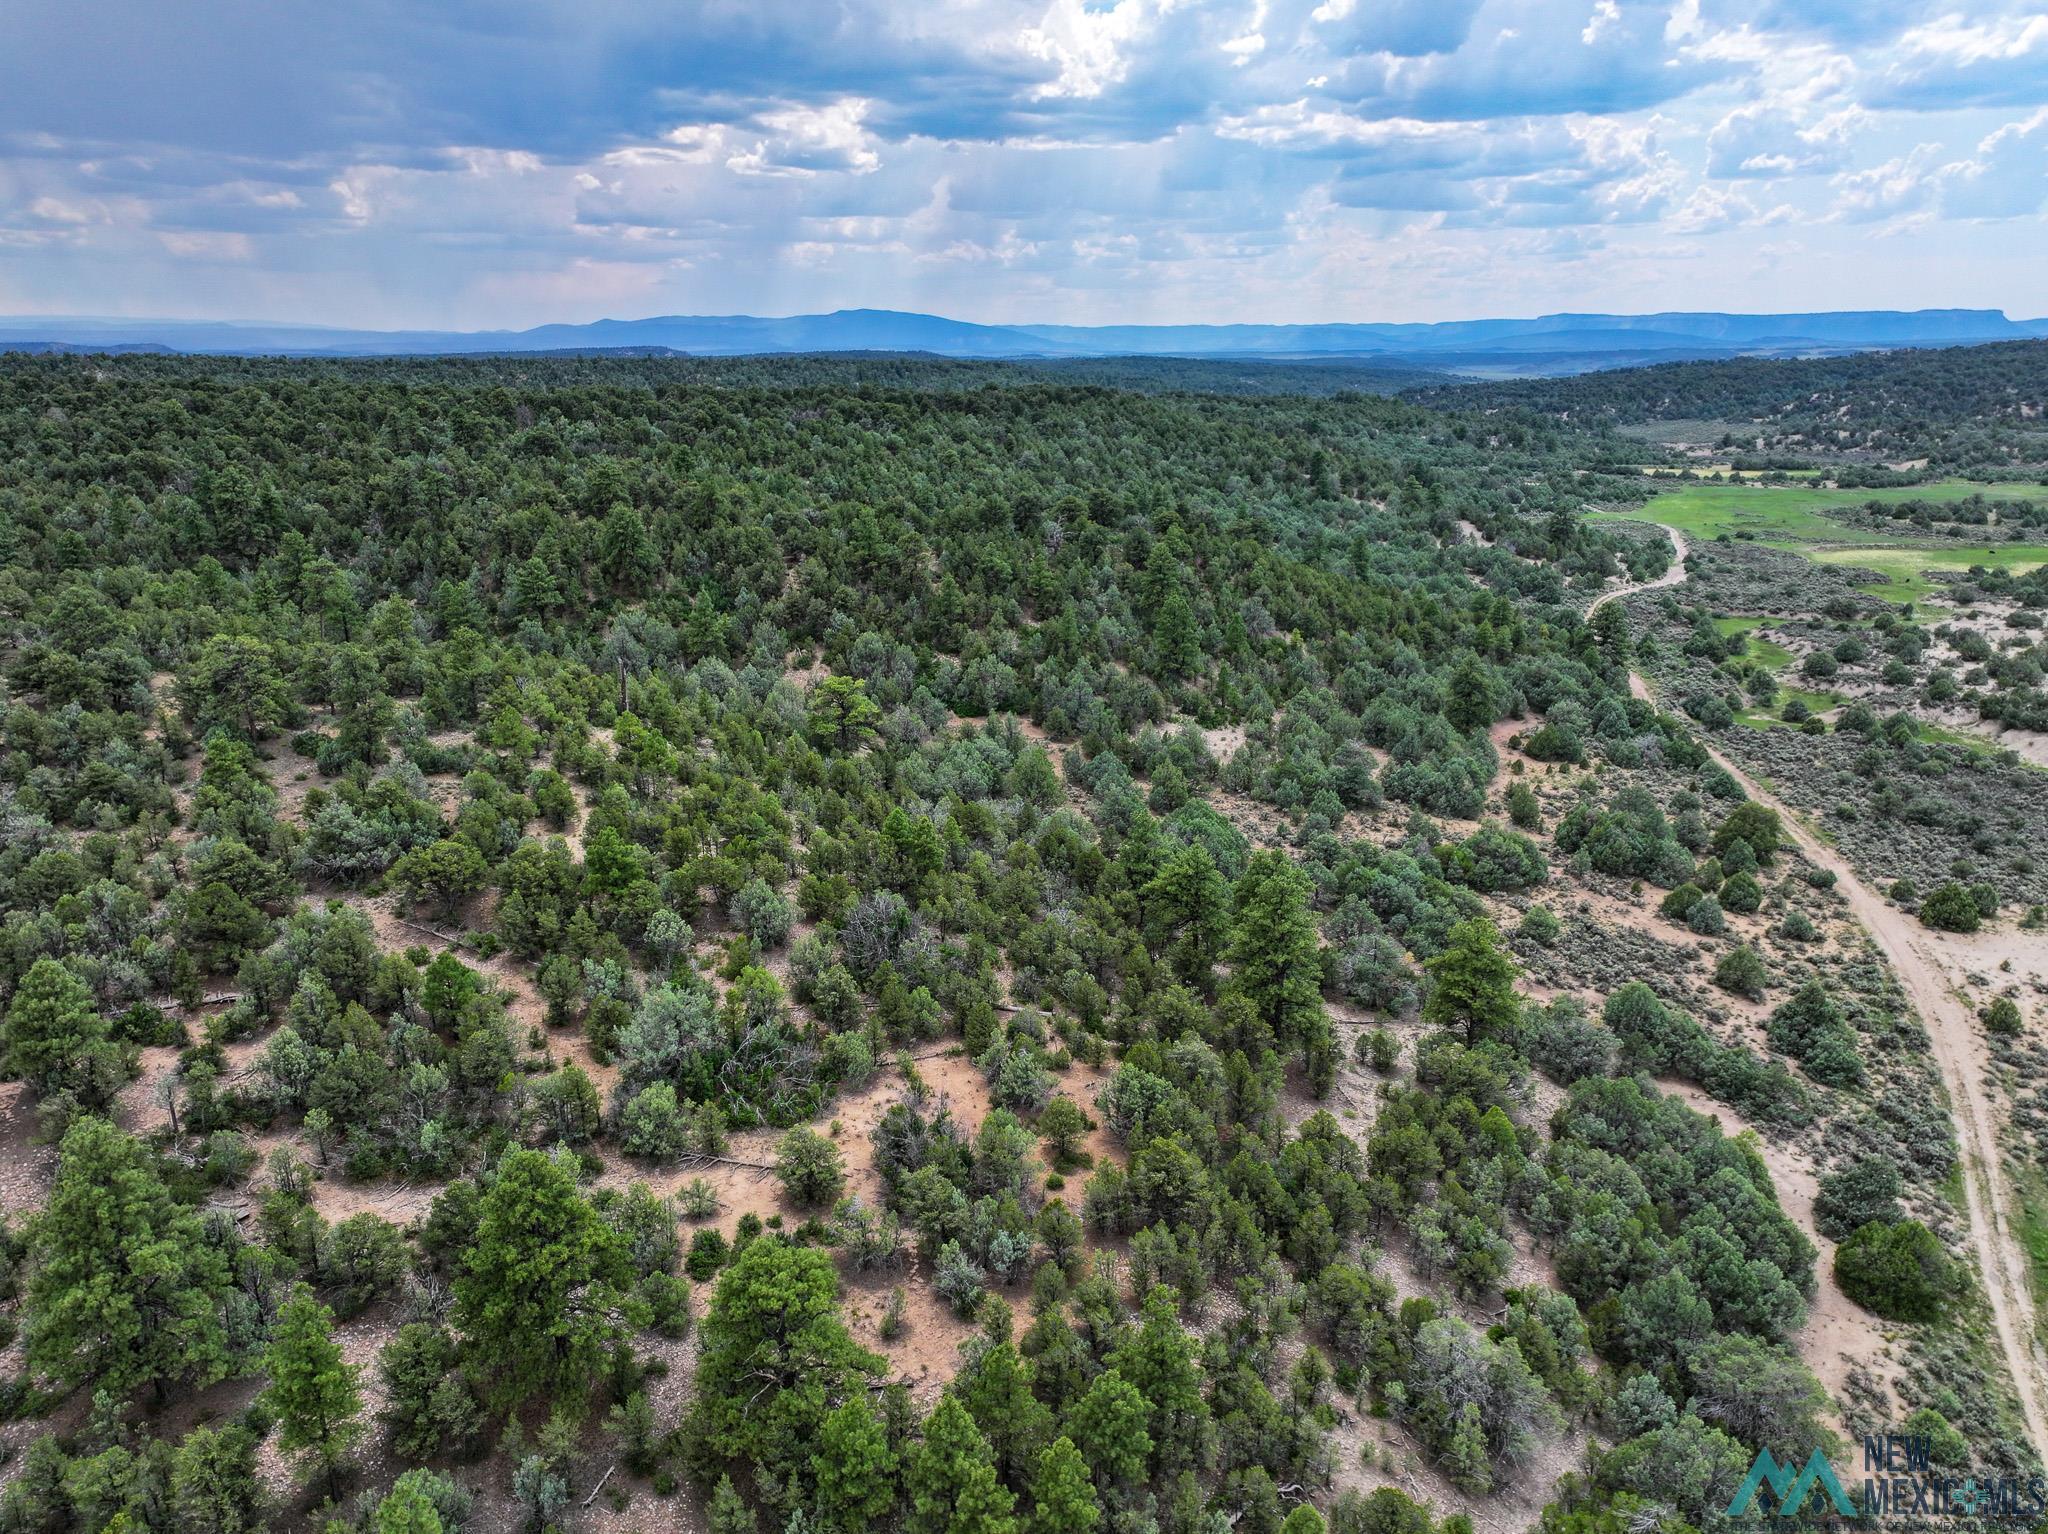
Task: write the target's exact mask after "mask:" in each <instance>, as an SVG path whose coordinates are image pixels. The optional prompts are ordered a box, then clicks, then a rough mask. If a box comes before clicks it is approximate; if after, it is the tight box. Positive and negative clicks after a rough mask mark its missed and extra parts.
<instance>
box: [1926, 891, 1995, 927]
mask: <svg viewBox="0 0 2048 1534" xmlns="http://www.w3.org/2000/svg"><path fill="white" fill-rule="evenodd" d="M1920 920H1921V921H1922V922H1923V923H1924V924H1925V925H1927V926H1930V927H1932V928H1934V929H1935V930H1936V931H1937V932H1975V931H1976V930H1977V928H1978V927H1979V926H1981V925H1982V924H1983V921H1984V913H1983V911H1982V910H1981V909H1980V908H1979V907H1978V905H1977V899H1976V897H1975V896H1974V895H1972V894H1971V893H1970V892H1969V890H1967V889H1965V888H1964V887H1963V886H1962V885H1960V884H1957V883H1956V882H1955V881H1953V880H1951V881H1950V882H1948V883H1947V884H1944V885H1942V886H1941V887H1940V888H1939V889H1937V890H1935V891H1934V892H1933V893H1931V894H1930V895H1928V897H1927V898H1926V900H1924V901H1922V902H1921V904H1920Z"/></svg>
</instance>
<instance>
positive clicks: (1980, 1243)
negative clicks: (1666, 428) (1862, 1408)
mask: <svg viewBox="0 0 2048 1534" xmlns="http://www.w3.org/2000/svg"><path fill="white" fill-rule="evenodd" d="M1665 532H1667V533H1668V534H1670V536H1671V543H1672V547H1673V548H1674V549H1675V550H1676V551H1677V558H1676V559H1675V560H1674V561H1673V563H1672V566H1671V568H1670V569H1669V570H1666V571H1665V572H1664V574H1662V575H1661V576H1659V577H1658V578H1657V579H1656V580H1654V581H1644V582H1641V583H1638V584H1636V585H1629V586H1619V587H1616V588H1615V589H1614V590H1612V591H1609V592H1606V593H1603V594H1602V595H1601V596H1599V597H1597V598H1596V599H1595V600H1594V601H1593V603H1592V605H1591V606H1589V607H1588V608H1587V609H1586V611H1587V613H1588V614H1589V615H1590V614H1591V613H1592V612H1594V611H1595V610H1597V609H1598V608H1600V607H1602V606H1604V605H1606V604H1607V603H1609V602H1612V601H1615V600H1617V599H1619V598H1621V597H1625V596H1628V595H1630V594H1631V593H1633V592H1637V591H1647V590H1650V589H1653V588H1655V587H1660V586H1675V585H1677V584H1678V583H1679V582H1680V581H1682V580H1684V579H1685V557H1686V552H1687V549H1686V542H1685V539H1684V537H1683V536H1681V535H1680V534H1679V532H1678V531H1677V530H1676V529H1675V528H1668V527H1667V528H1666V529H1665ZM1628 682H1629V690H1630V691H1631V692H1633V693H1634V694H1635V695H1636V696H1637V697H1639V698H1650V697H1651V696H1652V694H1651V691H1650V685H1649V683H1648V682H1647V681H1646V680H1645V679H1644V678H1643V677H1642V676H1641V675H1639V674H1638V673H1636V672H1633V671H1632V672H1630V673H1629V679H1628ZM1702 744H1704V745H1706V748H1707V751H1708V753H1709V754H1710V755H1711V756H1712V757H1713V758H1714V760H1715V761H1716V762H1718V763H1720V764H1721V766H1722V767H1723V768H1725V769H1726V770H1727V771H1728V773H1729V774H1730V776H1732V777H1733V778H1734V779H1735V781H1736V782H1738V783H1740V784H1741V785H1742V787H1743V791H1744V792H1746V793H1747V794H1748V795H1749V796H1750V798H1752V799H1754V800H1756V801H1757V803H1759V804H1764V805H1768V806H1770V807H1771V808H1772V809H1774V810H1776V811H1777V812H1778V817H1779V819H1780V820H1781V821H1782V822H1783V823H1784V826H1785V830H1786V832H1787V834H1788V835H1789V836H1790V837H1791V838H1792V840H1793V841H1794V842H1795V843H1797V844H1798V847H1799V850H1800V851H1801V852H1802V853H1804V854H1805V855H1806V857H1807V858H1808V859H1809V860H1810V861H1811V862H1813V863H1814V864H1815V865H1817V866H1818V867H1821V868H1825V869H1827V870H1828V871H1829V872H1831V873H1832V874H1834V876H1835V881H1836V888H1837V889H1839V890H1840V891H1841V892H1842V894H1843V896H1844V897H1845V898H1846V899H1847V900H1848V903H1849V909H1850V911H1851V912H1852V913H1853V914H1854V915H1855V917H1856V919H1857V920H1858V921H1859V922H1861V923H1862V924H1863V927H1864V930H1865V931H1867V932H1868V933H1869V934H1870V936H1871V939H1872V940H1873V941H1874V942H1875V943H1876V944H1877V945H1878V947H1880V948H1881V949H1883V950H1884V952H1885V956H1886V957H1887V958H1888V959H1890V960H1891V965H1892V969H1893V970H1894V972H1896V973H1897V975H1898V977H1899V984H1900V985H1901V986H1902V987H1903V988H1904V989H1905V992H1906V996H1907V999H1908V1000H1910V1001H1911V1002H1912V1004H1913V1010H1914V1011H1916V1012H1918V1013H1919V1014H1920V1020H1921V1022H1922V1023H1923V1024H1924V1025H1925V1026H1926V1029H1927V1035H1928V1038H1929V1039H1930V1040H1931V1041H1932V1046H1933V1052H1934V1060H1935V1064H1936V1066H1937V1067H1938V1068H1939V1070H1940V1072H1941V1079H1942V1084H1943V1086H1945V1087H1946V1088H1947V1090H1948V1097H1949V1104H1950V1111H1951V1113H1952V1115H1953V1117H1954V1121H1955V1129H1956V1142H1957V1145H1958V1147H1959V1148H1960V1151H1961V1162H1962V1171H1963V1193H1964V1199H1965V1202H1966V1204H1967V1205H1968V1208H1969V1216H1970V1244H1971V1246H1972V1248H1973V1249H1974V1250H1975V1252H1976V1257H1977V1267H1978V1270H1979V1272H1980V1273H1981V1274H1982V1277H1983V1281H1984V1291H1985V1296H1986V1298H1987V1299H1988V1300H1989V1302H1990V1305H1991V1316H1992V1321H1993V1323H1994V1325H1995V1327H1996V1329H1997V1332H1998V1345H1999V1347H2000V1349H2001V1350H2002V1351H2003V1352H2004V1354H2005V1362H2006V1368H2007V1371H2008V1372H2009V1373H2010V1374H2011V1375H2012V1383H2013V1391H2014V1393H2015V1394H2016V1395H2017V1396H2018V1397H2019V1402H2020V1409H2021V1411H2022V1413H2023V1414H2024V1415H2025V1417H2026V1424H2027V1437H2028V1440H2029V1441H2030V1442H2031V1443H2032V1444H2033V1446H2034V1452H2035V1453H2036V1454H2037V1455H2040V1456H2042V1457H2043V1458H2044V1459H2048V1408H2044V1406H2043V1400H2042V1379H2043V1376H2044V1373H2048V1367H2044V1359H2043V1354H2042V1349H2041V1347H2040V1345H2039V1342H2038V1340H2037V1334H2036V1331H2035V1322H2034V1295H2033V1289H2032V1287H2031V1284H2030V1282H2029V1278H2028V1268H2029V1263H2028V1260H2027V1254H2026V1250H2025V1248H2024V1247H2022V1245H2021V1244H2020V1241H2019V1237H2018V1235H2017V1233H2016V1231H2015V1230H2014V1223H2013V1218H2012V1199H2011V1190H2010V1188H2009V1186H2008V1185H2007V1182H2006V1177H2005V1163H2004V1159H2003V1157H2002V1155H2001V1152H2000V1147H1999V1143H1998V1110H1997V1107H1996V1106H1995V1104H1994V1103H1993V1102H1992V1099H1991V1093H1990V1090H1989V1088H1988V1087H1987V1085H1986V1083H1987V1081H1988V1080H1989V1078H1990V1073H1991V1067H1990V1059H1989V1056H1988V1053H1987V1052H1986V1050H1985V1047H1984V1039H1983V1035H1982V1033H1981V1032H1980V1030H1979V1028H1978V1024H1977V1019H1976V1017H1975V1016H1974V1015H1973V1013H1972V1011H1971V1008H1970V1005H1969V1002H1968V1001H1967V999H1966V998H1965V997H1964V995H1963V993H1962V990H1961V987H1960V986H1959V985H1958V983H1957V980H1956V978H1955V977H1956V975H1957V974H1958V973H1961V972H1963V971H1964V970H1965V969H1966V968H1967V966H1968V957H1967V955H1966V953H1965V952H1964V950H1963V949H1962V948H1961V946H1960V945H1959V944H1957V943H1956V942H1955V941H1954V940H1952V939H1949V938H1948V937H1946V936H1945V935H1944V934H1942V933H1938V932H1934V931H1932V930H1931V929H1929V928H1927V927H1923V926H1922V925H1921V924H1920V923H1919V921H1918V920H1916V919H1915V918H1913V917H1910V916H1908V915H1906V913H1905V912H1903V911H1901V910H1899V909H1898V908H1897V907H1896V906H1894V905H1892V904H1891V903H1890V902H1889V901H1887V900H1886V899H1884V897H1883V896H1881V895H1879V894H1878V893H1877V892H1876V891H1875V890H1873V889H1872V888H1871V887H1870V886H1869V885H1867V884H1865V883H1864V882H1863V880H1862V879H1861V878H1859V877H1858V876H1857V873H1856V870H1855V869H1853V868H1851V867H1850V866H1849V863H1848V860H1847V859H1846V858H1844V857H1843V856H1842V855H1841V854H1840V853H1838V852H1836V851H1835V850H1834V848H1832V847H1830V846H1829V845H1827V843H1826V842H1824V841H1823V840H1822V839H1821V838H1820V837H1819V836H1818V835H1816V834H1815V833H1814V832H1813V830H1812V829H1811V828H1810V827H1808V826H1807V825H1806V823H1805V822H1804V821H1802V820H1801V819H1800V818H1799V817H1798V815H1797V814H1795V813H1794V812H1793V810H1792V809H1791V807H1790V806H1789V805H1786V804H1782V803H1780V802H1779V800H1778V798H1777V796H1776V795H1774V794H1772V793H1771V792H1770V791H1769V790H1767V789H1766V788H1764V787H1763V786H1762V785H1761V784H1759V783H1758V782H1756V781H1755V780H1754V779H1753V778H1751V777H1750V776H1749V775H1748V774H1747V773H1745V772H1744V771H1743V770H1742V769H1741V768H1740V767H1738V766H1737V765H1736V764H1735V763H1734V762H1732V761H1730V760H1729V759H1728V758H1727V757H1726V756H1725V755H1723V754H1722V753H1721V752H1720V751H1717V750H1715V748H1714V747H1713V745H1712V744H1711V743H1709V742H1704V741H1703V742H1702Z"/></svg>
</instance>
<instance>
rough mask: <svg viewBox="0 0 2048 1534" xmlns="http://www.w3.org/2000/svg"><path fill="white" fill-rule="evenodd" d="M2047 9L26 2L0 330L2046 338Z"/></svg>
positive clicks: (1153, 1)
mask: <svg viewBox="0 0 2048 1534" xmlns="http://www.w3.org/2000/svg"><path fill="white" fill-rule="evenodd" d="M2044 206H2048V13H2044V11H2043V10H2042V9H2041V7H2040V6H2039V4H2038V0H2036V4H2035V5H2034V7H2033V8H2032V9H2027V8H2024V7H2019V6H2014V7H2002V6H1997V5H1975V4H1968V3H1957V0H1930V3H1925V4H1922V3H1915V0H1658V3H1654V4H1639V3H1635V0H1218V3H1213V4H1208V3H1198V0H1114V3H1101V0H1095V3H1087V0H1015V3H1012V0H962V3H945V0H922V3H916V4H907V3H894V4H890V3H881V0H839V3H832V4H825V3H809V0H756V3H729V0H707V3H684V4H644V3H637V0H577V3H556V0H490V3H483V0H442V3H436V0H341V3H329V4H326V5H319V6H313V5H295V4H287V3H280V0H178V3H176V4H166V3H165V0H7V4H6V5H5V6H4V7H0V313H14V314H28V313H84V314H131V315H156V316H178V317H207V318H262V319H273V320H303V321H307V322H320V323H347V324H365V325H377V326H415V325H419V326H439V327H459V328H474V327H483V326H497V325H503V326H523V325H529V324H534V323H539V322H542V321H548V320H587V319H594V318H598V317H600V316H605V315H612V316H638V315H646V314H660V313H733V312H747V313H766V314H775V313H800V312H812V311H817V310H826V309H834V308H842V307H858V306H872V307H887V308H904V309H923V310H930V311H935V312H940V313H946V314H951V315H955V316H958V317H961V318H966V319H978V320H988V321H1006V320H1007V321H1029V320H1038V321H1059V322H1068V323H1098V322H1136V321H1160V322H1165V321H1191V320H1212V321H1231V320H1270V321H1309V320H1337V319H1357V320H1424V319H1448V318H1459V317H1469V316H1475V315H1499V314H1529V313H1536V312H1541V311H1547V310H1554V309H1567V308H1582V309H1605V310H1621V311H1640V310H1649V309H1660V308H1720V309H1744V310H1779V309H1807V308H1860V307H1870V308H1879V307H1886V308H1913V307H1926V306H1945V305H1968V306H1984V307H2002V308H2004V309H2006V310H2007V311H2008V312H2010V313H2012V314H2014V315H2015V316H2022V317H2033V316H2038V315H2044V314H2048V251H2044V248H2043V247H2044V240H2043V236H2044V234H2048V228H2044V219H2043V210H2044Z"/></svg>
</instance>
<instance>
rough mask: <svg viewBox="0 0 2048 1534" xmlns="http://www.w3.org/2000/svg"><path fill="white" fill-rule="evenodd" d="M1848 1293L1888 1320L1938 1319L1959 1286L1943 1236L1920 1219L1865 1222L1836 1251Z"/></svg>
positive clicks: (1841, 1279) (1839, 1277) (1837, 1275)
mask: <svg viewBox="0 0 2048 1534" xmlns="http://www.w3.org/2000/svg"><path fill="white" fill-rule="evenodd" d="M1835 1282H1836V1283H1838V1284H1840V1285H1841V1286H1842V1292H1843V1293H1844V1294H1846V1295H1848V1296H1849V1298H1850V1299H1852V1300H1854V1301H1855V1302H1856V1303H1857V1304H1859V1305H1861V1306H1862V1307H1863V1308H1864V1309H1865V1310H1869V1311H1874V1312H1875V1313H1876V1314H1878V1315H1880V1316H1883V1317H1884V1318H1885V1319H1886V1320H1888V1321H1932V1320H1934V1319H1935V1318H1936V1317H1938V1316H1939V1315H1940V1314H1941V1309H1942V1305H1943V1303H1944V1302H1945V1301H1946V1300H1947V1299H1948V1297H1949V1295H1950V1294H1952V1293H1953V1292H1954V1291H1955V1284H1956V1281H1955V1269H1954V1267H1953V1266H1952V1265H1951V1264H1950V1262H1949V1259H1948V1253H1946V1252H1944V1251H1943V1250H1942V1249H1941V1241H1940V1239H1939V1238H1938V1237H1937V1236H1936V1235H1935V1234H1934V1232H1933V1231H1931V1230H1929V1229H1928V1228H1927V1227H1926V1226H1925V1225H1922V1224H1921V1223H1920V1222H1919V1221H1918V1220H1900V1221H1898V1222H1896V1223H1895V1224H1885V1223H1882V1222H1880V1221H1876V1220H1873V1221H1872V1222H1871V1223H1870V1224H1868V1225H1864V1226H1861V1227H1859V1228H1858V1229H1857V1230H1856V1231H1855V1233H1854V1234H1852V1235H1851V1236H1850V1237H1849V1239H1848V1240H1846V1241H1844V1242H1843V1243H1842V1244H1841V1246H1839V1247H1838V1248H1836V1250H1835Z"/></svg>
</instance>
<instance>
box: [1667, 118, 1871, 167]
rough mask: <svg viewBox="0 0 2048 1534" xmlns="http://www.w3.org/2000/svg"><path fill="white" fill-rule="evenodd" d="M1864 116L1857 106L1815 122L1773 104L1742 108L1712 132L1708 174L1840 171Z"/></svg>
mask: <svg viewBox="0 0 2048 1534" xmlns="http://www.w3.org/2000/svg"><path fill="white" fill-rule="evenodd" d="M1865 119H1866V114H1864V113H1863V112H1861V111H1859V110H1858V109H1856V108H1853V107H1852V108H1847V109H1844V110H1842V111H1839V112H1830V113H1828V114H1827V115H1826V116H1823V117H1820V118H1817V119H1814V120H1812V121H1806V120H1804V119H1803V117H1802V115H1801V114H1800V113H1798V112H1795V111H1793V110H1791V109H1789V108H1786V107H1783V106H1777V105H1773V104H1769V103H1763V102H1758V103H1753V104H1751V105H1749V106H1744V107H1737V108H1736V109H1735V110H1734V111H1732V112H1730V113H1729V114H1728V115H1727V116H1726V117H1724V118H1722V119H1721V120H1720V121H1719V122H1718V123H1716V124H1715V125H1714V131H1713V132H1712V133H1710V134H1709V135H1708V136H1707V174H1708V175H1710V176H1720V177H1728V178H1736V177H1756V178H1771V177H1777V176H1799V175H1813V174H1816V173H1818V172H1822V171H1835V170H1840V169H1841V168H1842V167H1843V166H1844V165H1845V164H1846V163H1847V160H1848V157H1849V153H1850V150H1851V148H1852V147H1853V143H1854V139H1855V134H1856V130H1857V129H1858V128H1859V127H1860V126H1861V125H1862V124H1863V123H1864V121H1865Z"/></svg>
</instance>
